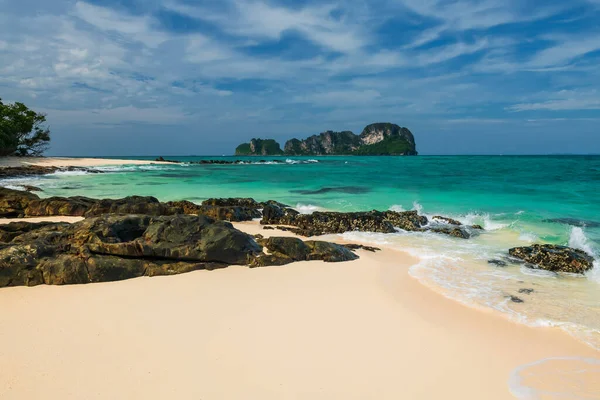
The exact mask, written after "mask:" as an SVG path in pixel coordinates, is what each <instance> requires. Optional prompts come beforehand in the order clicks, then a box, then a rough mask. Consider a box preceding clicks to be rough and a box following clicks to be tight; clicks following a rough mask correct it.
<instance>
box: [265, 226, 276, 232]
mask: <svg viewBox="0 0 600 400" xmlns="http://www.w3.org/2000/svg"><path fill="white" fill-rule="evenodd" d="M263 229H264V230H270V231H274V230H275V228H273V227H272V226H263Z"/></svg>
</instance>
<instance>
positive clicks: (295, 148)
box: [283, 131, 362, 156]
mask: <svg viewBox="0 0 600 400" xmlns="http://www.w3.org/2000/svg"><path fill="white" fill-rule="evenodd" d="M361 145H362V142H361V140H360V137H358V136H357V135H355V134H354V133H352V132H350V131H343V132H333V131H327V132H323V133H320V134H319V135H313V136H310V137H308V138H307V139H304V140H298V139H292V140H288V141H287V142H286V144H285V146H284V148H283V149H284V151H285V153H286V154H288V155H315V156H318V155H332V154H352V152H354V151H355V150H357V149H358V148H359V147H360V146H361Z"/></svg>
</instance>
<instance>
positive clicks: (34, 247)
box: [0, 214, 357, 287]
mask: <svg viewBox="0 0 600 400" xmlns="http://www.w3.org/2000/svg"><path fill="white" fill-rule="evenodd" d="M257 240H258V241H259V242H260V243H261V244H263V245H264V246H266V247H267V249H268V250H269V251H270V253H271V254H265V253H264V252H263V251H262V247H261V245H259V244H258V243H257ZM356 258H357V256H356V255H355V254H354V253H352V251H350V250H349V249H348V248H346V247H344V246H341V245H337V244H334V243H328V242H322V241H307V242H303V241H302V240H300V239H297V238H287V237H285V238H280V237H275V238H269V239H264V238H263V237H262V236H260V235H257V236H256V240H255V238H254V237H252V236H250V235H248V234H246V233H244V232H241V231H239V230H237V229H235V228H234V227H233V225H231V224H230V223H228V222H225V221H215V220H213V219H212V218H209V217H207V216H205V215H197V216H194V215H183V214H180V215H171V216H152V215H119V214H104V215H101V216H99V217H91V218H86V219H84V220H83V221H80V222H77V223H74V224H66V223H41V224H33V223H26V222H19V223H11V224H8V225H1V226H0V287H5V286H18V285H26V286H35V285H40V284H52V285H65V284H78V283H91V282H107V281H116V280H122V279H129V278H135V277H139V276H157V275H172V274H179V273H184V272H189V271H193V270H197V269H215V268H224V267H226V266H228V265H250V266H268V265H284V264H288V263H290V262H294V261H305V260H306V261H307V260H324V261H327V262H339V261H348V260H353V259H356Z"/></svg>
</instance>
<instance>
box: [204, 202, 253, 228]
mask: <svg viewBox="0 0 600 400" xmlns="http://www.w3.org/2000/svg"><path fill="white" fill-rule="evenodd" d="M260 208H262V204H260V203H258V202H257V201H256V200H254V199H251V198H229V199H208V200H205V201H203V202H202V205H201V206H200V213H201V214H204V215H208V216H209V217H212V218H215V219H219V220H225V221H233V222H239V221H251V220H252V219H254V218H260V217H262V214H261V213H260V211H259V209H260Z"/></svg>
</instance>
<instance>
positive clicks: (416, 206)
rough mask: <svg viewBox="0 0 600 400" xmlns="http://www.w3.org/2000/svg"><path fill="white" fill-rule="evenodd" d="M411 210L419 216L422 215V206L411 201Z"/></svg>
mask: <svg viewBox="0 0 600 400" xmlns="http://www.w3.org/2000/svg"><path fill="white" fill-rule="evenodd" d="M413 210H415V211H416V212H417V213H419V214H420V215H421V214H423V206H422V205H421V204H419V202H418V201H413Z"/></svg>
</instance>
